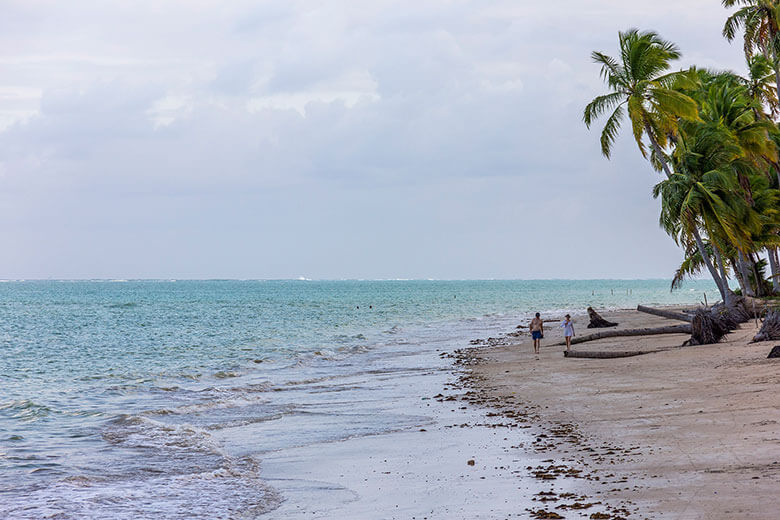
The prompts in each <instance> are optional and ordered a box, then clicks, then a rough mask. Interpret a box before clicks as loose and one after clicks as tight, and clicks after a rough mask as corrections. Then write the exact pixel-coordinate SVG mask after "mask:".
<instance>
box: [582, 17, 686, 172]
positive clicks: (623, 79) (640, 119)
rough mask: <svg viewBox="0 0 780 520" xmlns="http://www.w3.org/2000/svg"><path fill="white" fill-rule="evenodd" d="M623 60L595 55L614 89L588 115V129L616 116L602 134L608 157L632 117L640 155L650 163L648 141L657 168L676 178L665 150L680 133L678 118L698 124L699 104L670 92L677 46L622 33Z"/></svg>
mask: <svg viewBox="0 0 780 520" xmlns="http://www.w3.org/2000/svg"><path fill="white" fill-rule="evenodd" d="M618 40H619V43H620V58H619V60H616V59H614V58H612V57H610V56H607V55H605V54H602V53H600V52H593V53H592V55H591V57H592V58H593V61H594V62H596V63H598V64H600V65H601V76H602V78H603V79H604V81H605V82H606V83H607V85H608V86H609V88H610V89H611V90H612V92H610V93H609V94H605V95H603V96H598V97H596V98H595V99H594V100H593V101H591V102H590V103H589V104H588V105H587V106H586V107H585V112H584V114H583V121H584V122H585V125H586V126H587V127H588V128H590V126H591V124H592V123H593V121H594V120H595V119H597V118H599V117H600V116H602V115H603V114H605V113H607V112H609V111H611V112H612V113H611V114H610V116H609V117H608V118H607V122H606V124H605V125H604V129H603V131H602V132H601V153H602V154H604V156H605V157H607V158H609V156H610V154H611V152H612V145H613V143H614V142H615V139H616V138H617V135H618V131H619V129H620V125H621V123H622V122H623V118H624V116H625V114H626V112H627V113H628V117H629V119H630V120H631V127H632V132H633V134H634V139H636V142H637V146H638V147H639V151H640V152H641V153H642V156H643V157H645V158H647V156H648V155H647V149H646V147H645V143H644V142H643V138H644V137H647V139H648V140H649V141H650V146H651V147H652V150H653V157H654V158H655V159H656V160H657V161H658V165H659V166H660V167H661V169H663V171H664V173H666V176H667V177H671V175H672V172H671V170H670V169H669V165H668V160H667V157H666V154H665V153H664V151H663V149H664V148H665V147H666V145H667V143H668V136H669V135H674V134H675V133H676V129H677V124H678V119H679V118H684V119H696V118H697V117H698V111H697V106H696V102H695V101H694V100H692V99H691V98H690V97H688V96H687V95H685V94H683V93H681V92H679V91H677V90H674V89H672V88H671V86H672V84H673V83H674V82H675V81H678V80H679V79H680V75H681V73H679V72H672V73H669V72H667V71H668V69H669V64H670V62H672V61H674V60H676V59H679V58H680V52H679V50H678V49H677V46H676V45H674V44H673V43H671V42H668V41H665V40H663V39H661V37H660V36H658V34H656V33H655V32H651V31H648V32H639V31H638V30H637V29H629V30H628V31H626V32H620V33H618Z"/></svg>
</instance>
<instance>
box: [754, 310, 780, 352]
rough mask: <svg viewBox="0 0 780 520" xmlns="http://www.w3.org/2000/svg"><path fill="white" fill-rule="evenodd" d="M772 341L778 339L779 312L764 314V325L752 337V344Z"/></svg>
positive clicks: (779, 328)
mask: <svg viewBox="0 0 780 520" xmlns="http://www.w3.org/2000/svg"><path fill="white" fill-rule="evenodd" d="M774 339H780V312H778V311H776V310H772V311H769V312H767V313H766V317H765V318H764V323H762V324H761V329H760V330H759V331H758V334H756V335H755V336H753V343H755V342H758V341H770V340H774ZM775 348H777V347H775ZM770 357H771V356H770Z"/></svg>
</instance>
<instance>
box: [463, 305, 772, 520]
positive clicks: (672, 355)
mask: <svg viewBox="0 0 780 520" xmlns="http://www.w3.org/2000/svg"><path fill="white" fill-rule="evenodd" d="M603 315H604V317H605V318H607V319H609V320H611V321H616V322H619V324H620V325H619V328H634V327H652V326H659V325H667V324H673V323H677V322H675V321H672V320H668V319H665V318H659V317H655V316H650V315H647V314H642V313H639V312H635V311H620V312H613V313H604V314H603ZM545 318H552V316H546V317H545ZM586 324H587V318H584V317H580V319H579V320H578V321H577V322H576V329H577V334H580V335H583V334H587V333H589V332H592V331H590V330H588V329H587V328H585V326H586ZM755 332H756V326H755V323H754V322H750V323H746V324H743V325H742V326H741V327H740V329H738V330H736V331H734V332H733V333H731V334H729V335H728V336H727V337H726V338H725V340H724V341H723V342H721V343H720V344H717V345H707V346H697V347H683V348H677V347H679V346H680V345H681V344H682V343H683V341H684V340H685V339H687V337H688V336H687V335H661V336H647V337H631V338H613V339H604V340H597V341H593V342H587V343H583V344H579V345H573V346H572V350H633V349H636V350H654V349H659V348H669V350H665V351H662V352H656V353H651V354H646V355H641V356H634V357H627V358H618V359H580V358H564V357H563V354H562V351H563V349H564V347H563V346H559V345H553V343H557V342H558V341H560V340H561V339H562V338H561V329H559V328H558V327H557V324H556V323H548V324H547V326H546V335H545V339H544V340H543V343H542V349H541V354H540V355H539V356H535V355H534V354H533V348H532V345H531V340H530V338H529V337H528V335H527V333H524V334H522V335H521V336H519V337H518V338H516V339H515V340H514V341H512V342H511V343H512V344H509V345H498V346H491V347H479V348H473V349H467V350H464V351H462V352H461V353H460V362H461V363H462V364H463V365H465V366H466V367H467V368H468V370H466V372H465V375H464V376H463V381H462V382H463V386H464V389H466V390H467V393H466V396H465V399H466V400H468V401H470V402H472V403H474V404H478V405H484V406H488V407H491V408H494V409H495V411H494V413H496V414H500V415H501V416H504V417H506V418H508V419H511V420H513V421H516V422H518V423H522V424H524V425H525V426H524V427H527V426H528V425H530V426H531V429H530V430H528V431H531V432H534V433H535V434H536V441H535V442H533V445H532V446H525V447H524V449H525V450H526V451H528V452H529V454H531V455H533V456H535V457H536V462H535V463H534V464H533V465H529V466H527V467H526V468H524V469H525V470H526V471H528V472H530V473H531V474H532V475H533V476H535V477H536V478H538V479H540V480H541V481H549V483H550V490H549V491H547V492H545V493H544V494H540V495H537V497H536V503H538V504H539V506H538V507H535V508H534V509H532V510H530V511H529V514H530V515H531V516H532V517H535V518H603V519H607V518H611V519H619V518H674V519H729V518H734V519H737V518H740V519H741V518H751V519H753V518H755V519H767V520H769V519H773V518H777V517H778V505H777V501H776V498H775V495H776V494H777V491H778V489H780V397H779V396H778V388H780V386H779V383H780V359H767V354H768V352H769V351H770V350H771V347H772V343H769V342H764V343H755V344H750V343H749V341H750V339H751V338H752V337H753V335H754V334H755ZM572 482H575V483H576V488H577V493H575V494H572V493H564V492H563V491H562V489H563V488H561V486H562V485H565V486H566V488H567V489H569V488H571V485H572ZM575 495H576V496H575ZM597 505H598V507H596V506H597ZM594 511H600V512H594Z"/></svg>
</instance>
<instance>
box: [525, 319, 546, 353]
mask: <svg viewBox="0 0 780 520" xmlns="http://www.w3.org/2000/svg"><path fill="white" fill-rule="evenodd" d="M528 329H529V330H530V331H531V337H532V338H533V339H534V354H538V353H539V347H540V346H541V342H542V338H543V337H544V322H543V321H542V318H540V317H539V313H538V312H537V313H536V317H534V319H532V320H531V324H530V325H528Z"/></svg>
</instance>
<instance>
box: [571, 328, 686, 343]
mask: <svg viewBox="0 0 780 520" xmlns="http://www.w3.org/2000/svg"><path fill="white" fill-rule="evenodd" d="M690 333H691V325H690V324H688V323H681V324H679V325H665V326H663V327H650V328H641V329H623V330H605V331H602V332H594V333H593V334H588V335H586V336H579V337H574V338H572V340H571V343H572V345H574V344H576V343H585V342H586V341H593V340H596V339H602V338H616V337H621V336H653V335H655V334H690ZM564 344H565V343H564V342H562V341H561V342H559V343H556V345H564Z"/></svg>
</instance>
